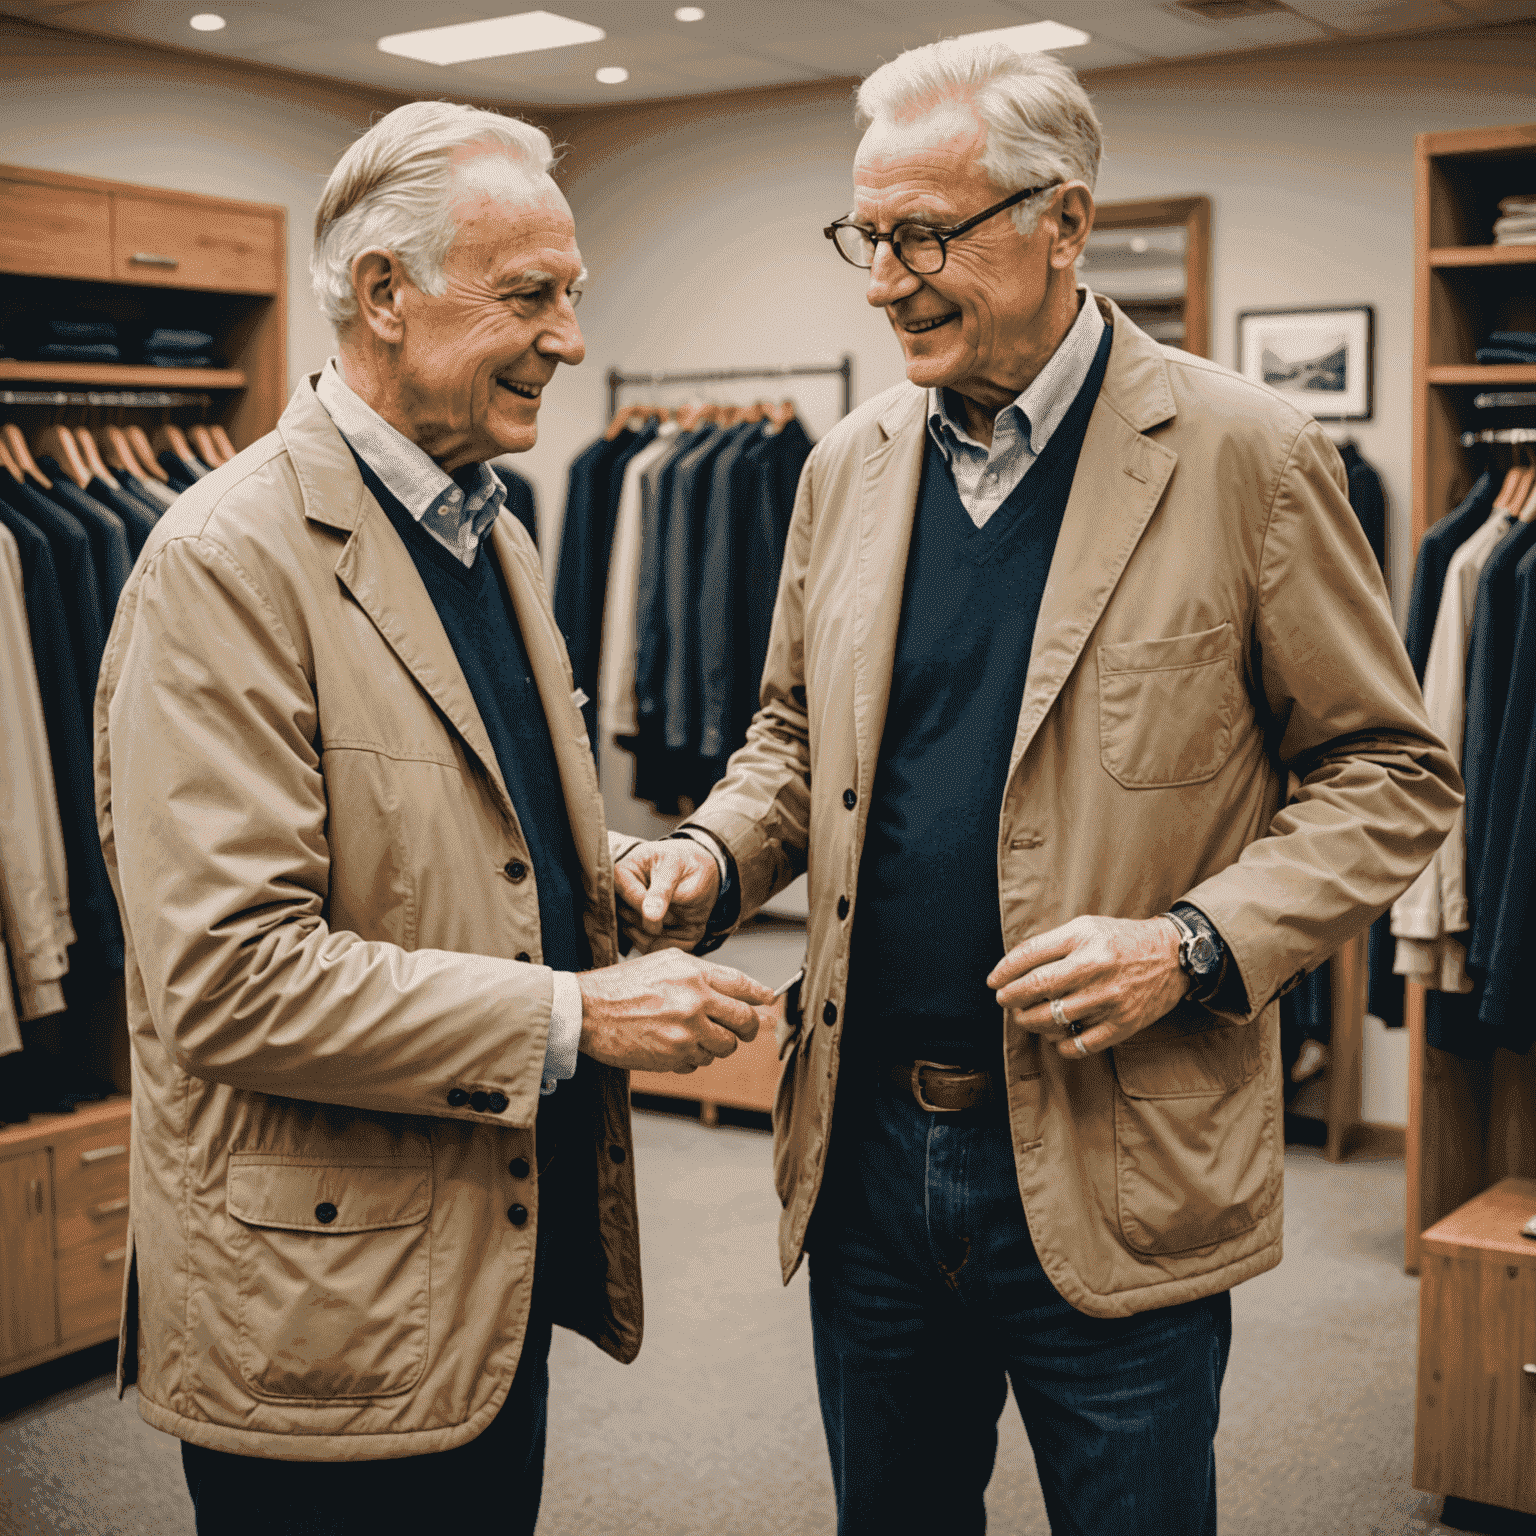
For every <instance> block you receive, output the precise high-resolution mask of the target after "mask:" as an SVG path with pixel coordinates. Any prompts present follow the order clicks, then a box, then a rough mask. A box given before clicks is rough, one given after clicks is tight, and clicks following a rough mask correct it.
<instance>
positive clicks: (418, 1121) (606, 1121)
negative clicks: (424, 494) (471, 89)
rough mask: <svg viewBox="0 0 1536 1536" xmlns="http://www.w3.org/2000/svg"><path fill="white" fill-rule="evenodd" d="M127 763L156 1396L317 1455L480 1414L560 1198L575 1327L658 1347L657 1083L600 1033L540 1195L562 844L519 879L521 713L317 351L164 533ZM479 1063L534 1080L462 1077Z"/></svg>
mask: <svg viewBox="0 0 1536 1536" xmlns="http://www.w3.org/2000/svg"><path fill="white" fill-rule="evenodd" d="M491 550H492V552H493V554H494V557H495V558H496V559H497V560H499V561H500V562H501V566H502V570H503V571H504V573H505V575H506V578H507V585H508V588H509V589H510V591H511V594H512V601H513V604H514V606H515V608H516V610H517V617H518V622H519V624H520V625H521V628H522V633H523V638H524V641H525V643H526V645H527V650H528V656H529V660H530V662H531V664H532V667H533V672H534V677H535V679H536V681H537V685H538V689H539V694H540V697H541V698H542V700H543V705H544V710H545V713H546V715H547V716H548V719H549V724H550V732H551V736H552V738H553V741H554V748H555V754H556V757H557V759H558V761H559V765H560V776H561V783H562V786H563V788H564V791H565V803H566V808H567V810H568V812H569V815H570V822H571V829H572V831H573V833H574V835H575V839H576V846H577V849H578V851H579V853H580V856H581V860H582V867H583V872H584V876H585V887H586V897H587V912H586V929H587V934H588V938H589V939H590V942H591V946H592V951H593V955H594V958H595V960H596V963H598V964H600V965H601V964H607V963H610V962H611V961H612V960H613V959H614V958H615V953H616V950H615V927H614V905H613V876H612V867H611V857H612V855H611V850H610V847H609V842H608V838H607V835H606V834H605V832H604V828H603V813H602V801H601V799H600V797H599V794H598V788H597V780H596V775H595V773H594V770H593V765H592V756H591V752H590V749H589V747H588V745H587V740H586V733H585V731H584V729H583V727H582V721H581V715H580V712H579V710H578V709H577V707H576V705H575V703H574V701H573V699H572V683H571V674H570V666H569V662H568V661H567V658H566V654H565V649H564V646H563V644H562V642H561V639H560V635H559V632H558V630H557V629H556V627H555V621H554V617H553V614H552V613H551V611H550V607H549V602H548V599H547V596H546V593H545V590H544V585H543V580H542V578H541V575H540V571H539V562H538V558H537V555H536V553H535V551H534V547H533V544H532V543H531V541H530V540H529V539H528V537H527V535H526V534H525V533H524V532H523V531H522V529H521V528H520V527H519V526H518V524H517V522H516V520H515V519H514V518H512V517H511V516H510V515H507V516H503V517H502V518H501V519H500V521H499V522H498V523H497V524H496V527H495V529H494V532H493V534H492V539H491ZM96 787H97V806H98V814H99V819H100V824H101V832H102V844H103V848H104V850H105V852H106V858H107V868H108V870H109V872H110V873H111V876H112V881H113V885H114V888H115V890H116V893H117V899H118V903H119V906H120V908H121V910H122V914H123V927H124V932H125V935H126V941H127V990H128V1017H129V1030H130V1034H131V1039H132V1048H133V1089H134V1095H133V1099H134V1102H133V1121H134V1127H133V1152H132V1166H131V1201H132V1206H131V1232H132V1245H133V1255H132V1256H131V1257H130V1259H129V1265H130V1272H129V1275H128V1277H127V1290H126V1294H127V1298H128V1299H127V1303H126V1307H125V1318H124V1335H123V1337H124V1354H125V1355H126V1356H127V1357H128V1358H127V1359H126V1360H125V1375H127V1376H129V1377H131V1376H132V1375H133V1372H134V1368H135V1367H134V1359H133V1357H134V1352H135V1349H136V1354H137V1360H136V1366H137V1380H138V1386H139V1402H140V1408H141V1411H142V1412H143V1414H144V1417H145V1418H147V1419H148V1420H149V1422H150V1423H152V1424H154V1425H156V1426H157V1427H159V1428H161V1429H164V1430H167V1431H169V1432H170V1433H171V1434H174V1435H178V1436H180V1437H182V1438H183V1439H186V1440H191V1441H193V1442H195V1443H197V1444H200V1445H206V1446H211V1447H214V1448H216V1449H221V1450H226V1451H234V1452H239V1453H241V1454H245V1455H255V1456H270V1457H278V1458H283V1459H291V1460H345V1459H367V1458H372V1457H396V1456H409V1455H418V1454H421V1453H423V1452H428V1451H439V1450H444V1449H447V1448H448V1447H450V1446H454V1445H458V1444H461V1443H463V1442H465V1441H467V1440H470V1439H472V1438H473V1437H474V1436H475V1435H477V1434H478V1433H479V1432H480V1431H481V1430H482V1429H484V1428H485V1426H486V1425H487V1424H488V1423H489V1422H490V1420H491V1419H492V1417H493V1416H494V1415H495V1413H496V1411H497V1408H498V1406H499V1405H500V1403H501V1401H502V1399H503V1398H504V1397H505V1395H506V1391H507V1387H508V1385H509V1384H510V1382H511V1380H512V1376H513V1373H514V1371H515V1370H516V1368H517V1361H518V1354H519V1351H520V1349H521V1347H522V1341H523V1334H524V1329H525V1326H526V1322H527V1316H528V1302H529V1292H530V1280H531V1277H532V1271H533V1262H534V1243H535V1233H536V1231H537V1228H538V1226H539V1223H540V1221H541V1220H548V1221H550V1222H552V1223H553V1231H552V1234H551V1243H550V1247H551V1252H552V1261H553V1269H552V1273H551V1278H550V1294H551V1295H552V1296H553V1297H555V1298H556V1321H558V1322H560V1323H563V1324H565V1325H567V1326H569V1327H572V1328H575V1329H577V1330H579V1331H580V1332H582V1333H585V1334H586V1335H588V1336H589V1337H590V1338H592V1339H593V1340H595V1341H596V1342H597V1343H598V1344H600V1345H601V1346H602V1347H603V1348H604V1349H605V1350H607V1351H608V1352H609V1353H610V1354H612V1355H614V1356H616V1357H617V1358H619V1359H620V1360H629V1359H632V1358H633V1357H634V1355H635V1353H636V1352H637V1351H638V1349H639V1347H640V1325H641V1311H640V1271H639V1252H638V1240H637V1236H636V1225H635V1203H634V1163H633V1159H632V1157H631V1150H632V1148H631V1142H630V1132H629V1095H628V1077H627V1074H625V1073H623V1072H618V1071H613V1070H610V1069H607V1068H603V1067H599V1066H597V1065H596V1064H595V1063H594V1062H592V1061H590V1060H588V1059H586V1058H583V1059H582V1063H581V1070H580V1071H579V1073H578V1075H577V1077H576V1078H575V1079H573V1080H572V1081H570V1082H567V1083H564V1084H562V1085H561V1087H560V1088H559V1090H558V1091H557V1092H556V1093H555V1094H554V1096H553V1097H552V1098H551V1099H550V1100H549V1101H547V1103H548V1112H550V1113H552V1114H554V1115H555V1116H556V1117H558V1121H559V1124H560V1131H559V1144H560V1148H561V1155H560V1156H559V1157H557V1158H556V1159H555V1160H554V1163H553V1164H552V1166H551V1169H550V1171H549V1173H548V1174H547V1175H546V1177H545V1178H544V1180H543V1184H542V1195H543V1197H544V1201H545V1208H544V1209H541V1207H540V1195H541V1186H540V1180H539V1178H538V1158H537V1154H538V1150H539V1149H538V1148H537V1147H536V1145H535V1136H534V1123H535V1115H536V1113H537V1112H538V1109H539V1102H540V1101H539V1080H540V1073H541V1069H542V1066H543V1061H544V1052H545V1046H546V1043H547V1037H548V1028H549V1013H550V1005H551V1001H552V997H553V984H552V979H551V978H552V973H551V972H550V971H549V970H548V969H546V968H545V967H544V966H542V965H540V964H539V963H538V961H539V953H540V949H539V919H538V900H537V895H536V889H535V881H536V877H537V871H535V872H534V877H533V878H524V879H522V880H520V881H518V882H514V881H513V880H512V879H510V878H509V877H508V876H507V875H506V874H505V873H504V872H503V871H504V866H506V865H508V864H509V863H510V862H511V861H512V860H514V859H520V860H522V861H523V862H525V863H531V859H530V857H529V853H528V848H527V844H526V843H525V841H524V839H523V836H522V833H521V831H520V830H519V828H518V823H517V817H516V815H515V813H514V811H513V808H512V803H511V800H510V799H509V798H508V795H507V791H506V787H505V784H504V783H503V780H502V777H501V773H500V770H499V769H498V767H497V764H496V759H495V756H494V754H493V752H492V749H491V745H490V741H489V738H488V737H487V735H486V732H485V728H484V726H483V725H482V723H481V721H480V718H479V715H478V714H477V712H476V710H475V706H474V702H473V699H472V696H471V694H470V691H469V687H468V685H467V683H466V682H465V680H464V677H463V674H462V672H461V671H460V669H459V666H458V662H457V660H456V658H455V656H454V653H453V650H452V648H451V646H450V644H449V642H448V638H447V636H446V634H445V633H444V631H443V628H442V625H441V623H440V622H439V620H438V618H437V615H436V612H435V610H434V609H433V606H432V603H431V600H430V598H429V597H428V596H427V592H426V589H425V587H424V586H423V584H422V582H421V579H420V577H419V576H418V575H417V572H416V568H415V566H414V565H413V564H412V562H411V557H410V555H409V553H408V552H407V550H406V548H405V546H404V545H403V544H402V542H401V540H400V538H399V536H398V535H397V534H396V533H395V531H394V529H393V528H392V527H391V526H390V523H389V521H388V520H387V518H386V517H385V516H384V514H383V512H382V511H381V510H380V508H379V506H378V504H377V503H376V502H375V501H374V500H373V498H372V497H371V496H370V495H369V494H368V492H367V491H366V489H365V488H364V486H363V483H362V480H361V478H360V477H359V475H358V472H357V468H356V465H355V464H354V462H353V459H352V456H351V454H350V452H349V451H348V449H347V447H346V444H345V443H344V442H343V441H342V439H341V437H340V436H339V435H338V433H337V431H336V429H335V427H334V426H333V425H332V424H331V419H330V417H329V416H328V415H327V414H326V412H325V410H324V408H323V407H322V406H321V405H320V403H319V401H318V400H317V399H316V398H315V395H314V390H313V381H312V380H310V381H306V382H305V383H303V384H301V385H300V387H299V389H298V390H297V392H296V393H295V395H294V397H293V400H292V401H291V403H290V404H289V406H288V409H287V410H286V411H285V413H284V415H283V418H282V420H281V422H279V424H278V428H277V430H276V431H275V432H273V433H272V434H270V435H269V436H267V437H265V438H263V439H262V440H261V441H260V442H259V443H257V444H256V445H254V446H253V447H251V448H249V449H247V450H246V451H245V452H244V453H242V454H240V455H239V456H238V457H237V458H236V459H235V460H234V461H233V462H231V463H230V464H227V465H225V466H224V467H223V468H221V469H217V470H215V471H214V472H213V473H212V474H211V475H209V476H208V477H207V478H206V479H204V480H201V481H199V482H198V484H197V485H196V486H195V487H193V489H192V490H190V491H188V492H186V493H185V494H184V495H183V496H182V497H181V498H180V499H179V500H178V501H177V503H176V506H175V507H174V509H172V510H171V511H170V512H168V513H167V514H166V515H165V517H163V518H162V519H161V521H160V523H159V524H158V525H157V526H156V528H155V531H154V533H153V535H152V536H151V538H150V540H149V542H148V544H147V545H146V546H145V549H144V552H143V554H142V555H141V556H140V559H139V562H138V565H137V568H136V569H135V571H134V574H133V578H132V580H131V581H130V582H129V584H128V587H127V589H126V590H125V592H124V594H123V598H122V602H121V604H120V606H119V608H118V611H117V620H116V622H115V624H114V625H113V627H112V633H111V636H110V638H109V641H108V645H107V655H106V660H105V663H104V665H103V670H102V678H101V684H100V688H99V691H98V694H97V708H96ZM454 1088H460V1089H464V1090H468V1091H469V1092H471V1093H476V1094H479V1093H484V1094H486V1095H491V1094H500V1095H505V1098H506V1100H507V1104H506V1107H505V1109H504V1111H503V1112H502V1113H500V1114H497V1113H494V1112H493V1111H492V1109H490V1108H486V1109H484V1110H482V1111H480V1112H477V1111H476V1110H475V1109H474V1108H473V1106H472V1104H465V1105H463V1106H462V1107H459V1108H454V1107H452V1106H451V1105H450V1104H449V1102H448V1098H447V1095H448V1093H449V1090H450V1089H454ZM480 1102H481V1103H485V1102H486V1100H485V1099H481V1100H480ZM542 1124H543V1122H542V1121H541V1125H542ZM525 1164H526V1166H525ZM513 1205H520V1206H523V1207H525V1208H526V1210H527V1211H528V1213H529V1218H528V1220H527V1221H526V1222H525V1223H524V1224H523V1225H521V1226H515V1225H513V1224H512V1223H511V1222H510V1221H509V1219H508V1211H509V1208H510V1207H512V1206H513ZM135 1335H136V1336H137V1338H136V1343H135ZM445 1496H446V1497H448V1498H449V1499H450V1501H451V1497H452V1495H451V1490H450V1491H448V1492H447V1493H446V1494H445Z"/></svg>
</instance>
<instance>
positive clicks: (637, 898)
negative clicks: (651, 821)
mask: <svg viewBox="0 0 1536 1536" xmlns="http://www.w3.org/2000/svg"><path fill="white" fill-rule="evenodd" d="M613 886H614V892H615V894H616V895H617V896H618V900H619V926H620V927H621V928H622V929H623V930H624V932H625V933H626V934H628V935H629V938H630V942H631V943H632V944H633V945H634V946H635V948H636V949H638V950H639V951H640V952H641V953H642V954H649V953H650V951H652V950H654V949H692V948H693V946H694V945H695V944H697V943H698V942H699V940H700V939H702V938H703V937H704V925H705V924H706V923H707V922H708V921H709V914H710V913H711V912H712V911H713V910H714V906H715V899H716V898H717V897H718V896H719V894H720V866H719V865H718V864H717V863H716V862H715V856H714V855H713V854H712V853H710V852H709V850H708V849H706V848H702V847H700V845H699V844H698V843H696V842H694V841H693V839H692V838H690V837H669V838H665V839H663V840H661V841H659V842H654V843H641V844H640V845H639V846H638V847H637V848H632V849H630V851H629V852H628V853H627V854H625V855H624V857H623V858H622V859H620V860H619V862H618V863H617V864H615V865H614V867H613Z"/></svg>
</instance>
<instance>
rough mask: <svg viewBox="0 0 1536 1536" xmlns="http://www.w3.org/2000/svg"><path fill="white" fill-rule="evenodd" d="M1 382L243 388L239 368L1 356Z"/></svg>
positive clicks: (138, 386)
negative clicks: (45, 359)
mask: <svg viewBox="0 0 1536 1536" xmlns="http://www.w3.org/2000/svg"><path fill="white" fill-rule="evenodd" d="M0 383H6V384H16V383H37V384H57V385H59V386H61V387H67V386H69V385H76V384H78V385H82V386H90V387H99V388H103V389H244V388H245V372H244V370H243V369H240V368H157V367H152V366H145V365H144V364H142V363H85V362H72V363H52V362H46V363H45V362H33V361H29V360H26V359H23V358H16V357H0Z"/></svg>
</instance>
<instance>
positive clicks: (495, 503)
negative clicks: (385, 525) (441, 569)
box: [315, 357, 507, 565]
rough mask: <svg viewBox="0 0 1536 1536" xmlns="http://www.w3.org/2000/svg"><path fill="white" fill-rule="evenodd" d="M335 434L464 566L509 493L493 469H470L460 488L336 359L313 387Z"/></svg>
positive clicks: (463, 472)
mask: <svg viewBox="0 0 1536 1536" xmlns="http://www.w3.org/2000/svg"><path fill="white" fill-rule="evenodd" d="M315 393H316V395H318V396H319V397H320V404H321V405H323V406H324V407H325V409H326V411H327V412H328V413H329V415H330V418H331V420H332V421H334V422H335V423H336V430H337V431H338V432H340V433H341V435H342V436H343V437H344V438H346V440H347V442H348V443H350V444H351V445H352V448H353V450H354V451H355V452H356V453H357V454H358V455H359V456H360V457H361V458H363V459H365V460H367V463H368V467H369V468H370V469H371V470H372V471H373V472H374V474H376V475H377V476H378V477H379V479H380V480H382V481H383V482H384V484H385V485H387V486H388V487H389V489H390V490H391V491H392V492H393V493H394V496H395V498H396V499H397V500H398V501H399V503H400V505H401V506H403V507H404V508H405V510H406V511H407V512H409V513H410V514H411V516H412V517H414V518H415V519H416V521H417V522H418V523H420V524H421V526H422V527H423V528H425V529H426V530H427V532H428V533H430V534H431V535H432V537H433V538H434V539H436V540H437V542H438V543H439V544H441V545H442V546H443V548H444V549H447V550H450V551H451V552H452V553H453V554H454V555H456V556H457V557H458V558H459V559H460V560H462V561H463V562H464V564H465V565H473V564H474V563H475V551H476V550H478V549H479V548H480V541H481V540H482V539H483V538H484V537H485V536H486V534H488V533H489V532H490V531H491V524H492V523H494V522H495V521H496V519H497V517H498V516H499V515H500V514H501V509H502V507H503V506H505V505H506V500H507V488H506V486H504V485H503V484H502V483H501V478H500V477H499V476H498V475H497V473H496V471H495V470H494V469H492V468H491V466H490V465H489V464H470V465H466V466H465V467H464V469H462V470H460V471H459V473H460V475H462V476H463V477H464V480H465V481H467V482H468V484H467V485H465V484H461V483H460V482H459V481H458V480H456V479H454V477H453V476H452V475H450V474H449V473H448V472H447V471H446V470H444V469H442V468H441V467H440V466H438V465H437V464H435V463H433V461H432V460H431V459H430V458H429V457H428V456H427V454H426V453H424V452H423V451H422V450H421V449H420V448H418V447H417V446H416V444H415V443H413V442H412V441H411V440H410V438H408V437H406V436H405V434H404V433H402V432H399V431H397V430H396V429H395V428H394V427H392V426H390V424H389V423H388V422H387V421H385V420H384V418H383V417H382V416H380V415H379V413H378V412H377V411H376V410H374V408H373V407H372V406H371V405H369V404H368V402H367V401H366V400H364V399H362V397H361V396H359V395H357V394H356V393H355V392H354V391H353V389H352V387H351V386H350V385H349V384H348V383H347V382H346V380H345V379H343V378H342V376H341V370H340V369H339V368H337V366H336V359H335V358H334V357H333V358H332V359H331V360H330V361H329V362H328V363H327V364H326V365H325V369H324V371H323V372H322V373H321V375H320V380H319V382H318V383H317V384H316V385H315Z"/></svg>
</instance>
